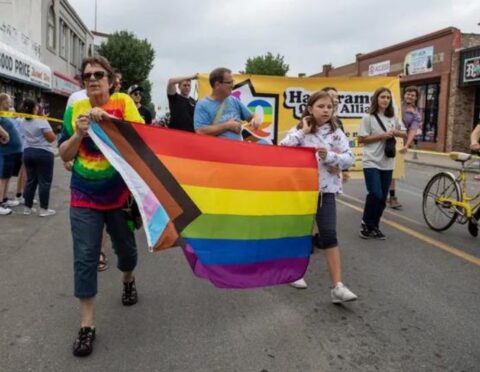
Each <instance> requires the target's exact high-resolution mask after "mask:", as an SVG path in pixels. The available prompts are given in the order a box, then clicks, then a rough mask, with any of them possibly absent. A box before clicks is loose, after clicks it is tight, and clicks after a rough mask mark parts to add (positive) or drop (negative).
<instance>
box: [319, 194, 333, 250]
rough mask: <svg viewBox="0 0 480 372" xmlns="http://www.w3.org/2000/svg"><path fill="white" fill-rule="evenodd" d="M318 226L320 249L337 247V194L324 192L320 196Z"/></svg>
mask: <svg viewBox="0 0 480 372" xmlns="http://www.w3.org/2000/svg"><path fill="white" fill-rule="evenodd" d="M316 221H317V227H318V237H319V241H318V243H319V245H318V248H320V249H329V248H335V247H336V246H338V240H337V207H336V202H335V194H333V193H324V194H321V193H320V195H319V197H318V208H317V216H316Z"/></svg>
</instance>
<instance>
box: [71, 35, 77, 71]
mask: <svg viewBox="0 0 480 372" xmlns="http://www.w3.org/2000/svg"><path fill="white" fill-rule="evenodd" d="M77 53H78V51H77V36H76V35H75V34H74V33H73V32H71V33H70V63H71V64H72V65H76V63H77Z"/></svg>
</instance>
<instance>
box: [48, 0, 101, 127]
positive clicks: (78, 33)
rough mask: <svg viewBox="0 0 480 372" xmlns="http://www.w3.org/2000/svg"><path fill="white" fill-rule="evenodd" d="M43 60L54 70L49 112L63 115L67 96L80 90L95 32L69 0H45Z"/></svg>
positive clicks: (49, 96)
mask: <svg viewBox="0 0 480 372" xmlns="http://www.w3.org/2000/svg"><path fill="white" fill-rule="evenodd" d="M41 2H42V9H41V10H42V16H41V18H42V32H41V35H42V43H41V52H42V61H43V62H44V63H45V64H46V65H48V66H49V67H50V68H51V70H52V89H51V90H50V91H47V92H46V94H45V96H46V100H47V101H48V103H49V108H50V115H51V116H53V117H57V118H58V117H63V112H64V110H65V105H66V103H67V99H68V96H69V95H70V94H72V93H73V92H75V91H77V90H79V89H81V86H80V80H81V79H80V67H81V64H82V60H83V58H85V57H87V56H92V55H93V35H92V33H91V32H90V31H89V30H88V28H87V27H86V26H85V24H84V23H83V22H82V20H81V18H80V17H79V16H78V14H77V13H76V12H75V10H74V9H73V8H72V6H71V5H70V4H69V2H68V1H67V0H57V1H54V0H42V1H41Z"/></svg>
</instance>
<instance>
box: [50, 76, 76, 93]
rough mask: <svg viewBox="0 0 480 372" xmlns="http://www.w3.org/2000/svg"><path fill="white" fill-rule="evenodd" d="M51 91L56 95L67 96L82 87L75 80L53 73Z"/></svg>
mask: <svg viewBox="0 0 480 372" xmlns="http://www.w3.org/2000/svg"><path fill="white" fill-rule="evenodd" d="M52 89H53V91H54V92H55V93H57V94H61V95H62V96H69V95H70V94H72V93H73V92H76V91H78V90H80V89H82V87H81V86H80V84H79V83H78V81H77V80H75V79H73V78H71V77H68V76H66V75H64V74H62V73H61V72H58V71H54V72H53V83H52Z"/></svg>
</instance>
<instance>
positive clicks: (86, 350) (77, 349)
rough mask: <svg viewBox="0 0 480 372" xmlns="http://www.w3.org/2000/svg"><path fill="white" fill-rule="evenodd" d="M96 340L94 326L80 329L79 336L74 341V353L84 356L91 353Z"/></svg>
mask: <svg viewBox="0 0 480 372" xmlns="http://www.w3.org/2000/svg"><path fill="white" fill-rule="evenodd" d="M94 340H95V328H94V327H82V328H80V331H78V337H77V339H76V340H75V342H74V343H73V355H75V356H77V357H84V356H87V355H90V354H91V353H92V351H93V341H94Z"/></svg>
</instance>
